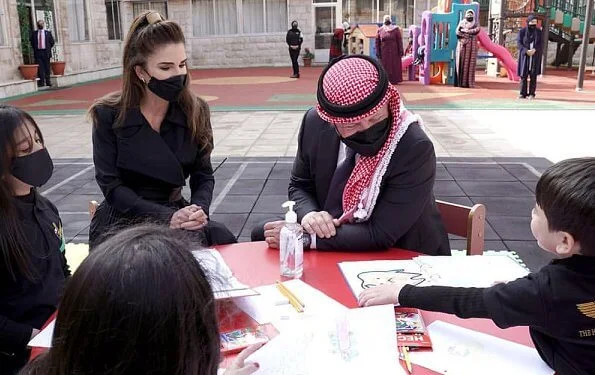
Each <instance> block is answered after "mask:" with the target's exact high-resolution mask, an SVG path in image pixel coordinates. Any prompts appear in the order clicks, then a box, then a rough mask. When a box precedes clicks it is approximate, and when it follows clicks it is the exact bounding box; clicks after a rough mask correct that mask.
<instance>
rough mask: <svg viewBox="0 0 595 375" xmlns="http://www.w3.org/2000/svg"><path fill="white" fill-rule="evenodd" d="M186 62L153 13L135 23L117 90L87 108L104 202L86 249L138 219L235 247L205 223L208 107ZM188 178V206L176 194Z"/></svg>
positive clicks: (175, 31)
mask: <svg viewBox="0 0 595 375" xmlns="http://www.w3.org/2000/svg"><path fill="white" fill-rule="evenodd" d="M186 60H187V57H186V51H185V48H184V34H183V33H182V30H181V28H180V26H179V25H178V24H177V23H175V22H172V21H167V20H164V19H163V18H162V17H161V15H160V14H159V13H157V12H154V11H148V12H145V13H143V14H141V15H139V16H138V17H137V18H136V19H135V20H134V22H133V23H132V26H131V27H130V31H129V32H128V36H127V38H126V43H125V46H124V58H123V79H122V81H123V83H122V90H121V91H120V92H116V93H113V94H109V95H107V96H106V97H104V98H101V99H99V100H98V101H97V102H96V103H95V104H94V105H93V106H92V107H91V109H90V115H91V117H92V119H93V161H94V163H95V174H96V180H97V184H98V185H99V187H100V188H101V191H102V192H103V195H104V197H105V200H104V201H103V202H102V203H101V204H100V205H99V207H98V208H97V211H96V213H95V215H94V216H93V220H92V221H91V227H90V230H89V245H90V247H91V248H93V247H94V246H96V245H97V244H98V243H99V242H101V241H102V240H103V239H104V238H105V237H106V236H105V235H106V234H108V233H113V232H114V230H119V229H121V228H123V227H126V226H130V225H134V224H138V223H140V222H145V221H152V222H158V223H163V224H168V225H169V226H170V227H171V228H174V229H181V230H187V231H193V232H194V233H195V234H196V238H197V240H199V241H201V242H202V243H203V244H205V245H215V244H225V243H232V242H236V238H235V236H234V235H233V234H232V233H231V232H230V231H229V230H228V229H227V228H225V226H223V225H221V224H218V223H216V222H213V221H210V220H209V219H208V215H209V206H210V203H211V199H212V196H213V187H214V184H215V180H214V178H213V168H212V166H211V159H210V155H211V151H212V149H213V132H212V129H211V122H210V115H209V108H208V106H207V104H206V103H205V102H204V101H203V100H201V99H200V98H198V97H197V96H196V95H195V94H194V93H192V91H191V90H190V78H189V76H188V71H187V67H186ZM188 177H190V190H191V197H190V202H188V201H186V200H185V199H184V198H183V197H182V194H181V193H182V188H183V186H184V185H185V184H186V179H187V178H188Z"/></svg>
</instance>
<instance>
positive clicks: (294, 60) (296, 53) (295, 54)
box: [289, 48, 300, 75]
mask: <svg viewBox="0 0 595 375" xmlns="http://www.w3.org/2000/svg"><path fill="white" fill-rule="evenodd" d="M289 57H291V65H292V66H293V74H294V75H298V74H300V65H299V64H298V58H299V57H300V49H299V48H298V49H291V48H290V49H289Z"/></svg>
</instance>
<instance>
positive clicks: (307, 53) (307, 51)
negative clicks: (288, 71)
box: [302, 48, 314, 66]
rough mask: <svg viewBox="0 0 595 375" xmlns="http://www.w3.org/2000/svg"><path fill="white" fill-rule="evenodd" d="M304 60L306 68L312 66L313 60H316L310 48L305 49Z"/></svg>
mask: <svg viewBox="0 0 595 375" xmlns="http://www.w3.org/2000/svg"><path fill="white" fill-rule="evenodd" d="M302 59H303V60H304V66H312V60H314V54H313V53H312V51H310V48H305V49H304V54H303V55H302Z"/></svg>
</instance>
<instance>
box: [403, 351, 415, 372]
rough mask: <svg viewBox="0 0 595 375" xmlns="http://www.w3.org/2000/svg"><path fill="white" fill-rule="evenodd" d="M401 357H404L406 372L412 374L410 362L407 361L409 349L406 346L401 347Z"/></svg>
mask: <svg viewBox="0 0 595 375" xmlns="http://www.w3.org/2000/svg"><path fill="white" fill-rule="evenodd" d="M403 356H404V357H405V364H406V365H407V371H409V373H410V374H412V373H413V369H412V368H411V360H410V359H409V347H408V346H404V347H403Z"/></svg>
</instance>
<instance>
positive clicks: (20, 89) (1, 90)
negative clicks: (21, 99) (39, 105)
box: [0, 79, 37, 98]
mask: <svg viewBox="0 0 595 375" xmlns="http://www.w3.org/2000/svg"><path fill="white" fill-rule="evenodd" d="M35 91H37V80H36V79H33V80H17V81H10V82H3V83H0V98H8V97H11V96H17V95H25V94H29V93H32V92H35Z"/></svg>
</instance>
